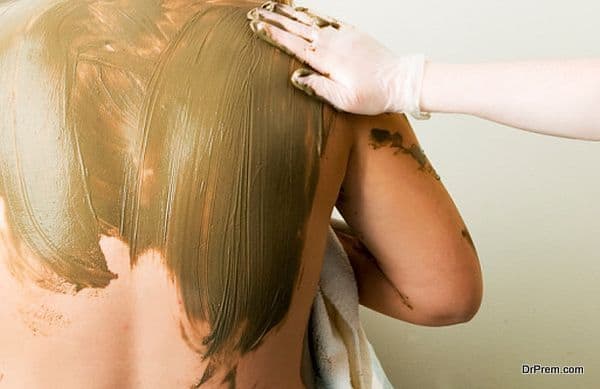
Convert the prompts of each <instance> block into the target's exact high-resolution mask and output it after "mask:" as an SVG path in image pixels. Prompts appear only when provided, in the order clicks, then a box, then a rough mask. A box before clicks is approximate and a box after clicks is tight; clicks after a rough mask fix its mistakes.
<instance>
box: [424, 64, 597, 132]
mask: <svg viewBox="0 0 600 389" xmlns="http://www.w3.org/2000/svg"><path fill="white" fill-rule="evenodd" d="M420 106H421V109H423V110H425V111H430V112H448V113H462V114H468V115H474V116H478V117H481V118H484V119H489V120H493V121H495V122H499V123H502V124H506V125H508V126H511V127H516V128H520V129H523V130H528V131H534V132H540V133H543V134H548V135H555V136H562V137H568V138H579V139H588V140H600V60H569V61H527V62H515V63H489V64H470V65H452V64H439V63H434V62H431V63H427V64H426V66H425V73H424V78H423V87H422V94H421V104H420Z"/></svg>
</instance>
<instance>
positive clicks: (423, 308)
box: [413, 271, 483, 327]
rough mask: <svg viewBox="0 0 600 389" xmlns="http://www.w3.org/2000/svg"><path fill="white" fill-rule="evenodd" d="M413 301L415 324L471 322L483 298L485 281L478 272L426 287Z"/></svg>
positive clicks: (444, 324)
mask: <svg viewBox="0 0 600 389" xmlns="http://www.w3.org/2000/svg"><path fill="white" fill-rule="evenodd" d="M415 297H418V301H414V300H413V302H414V304H413V309H414V310H415V312H414V313H415V317H416V318H419V319H418V322H417V323H416V324H420V325H424V326H430V327H440V326H449V325H454V324H461V323H467V322H469V321H471V320H472V319H473V318H474V317H475V315H476V314H477V312H478V311H479V308H480V307H481V301H482V299H483V281H482V277H481V273H480V272H479V271H473V272H472V273H471V274H469V275H464V274H463V276H460V277H458V278H455V279H454V280H452V279H446V280H445V282H444V283H442V282H440V283H437V285H435V286H431V287H428V288H424V289H422V290H421V292H420V293H418V295H415Z"/></svg>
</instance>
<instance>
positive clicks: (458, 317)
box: [421, 292, 481, 327]
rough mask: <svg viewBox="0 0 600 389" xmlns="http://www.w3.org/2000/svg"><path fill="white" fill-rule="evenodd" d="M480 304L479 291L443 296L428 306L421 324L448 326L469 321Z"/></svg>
mask: <svg viewBox="0 0 600 389" xmlns="http://www.w3.org/2000/svg"><path fill="white" fill-rule="evenodd" d="M480 306H481V293H479V292H473V293H471V294H468V295H460V296H455V297H453V298H444V299H442V300H441V301H438V302H436V303H433V304H432V306H430V307H428V309H427V311H426V312H425V314H424V315H423V316H424V317H423V319H424V320H423V322H422V323H421V324H423V325H426V326H430V327H441V326H449V325H454V324H461V323H467V322H469V321H471V320H472V319H473V318H474V317H475V315H476V314H477V312H478V311H479V307H480Z"/></svg>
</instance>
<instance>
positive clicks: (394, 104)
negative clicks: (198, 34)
mask: <svg viewBox="0 0 600 389" xmlns="http://www.w3.org/2000/svg"><path fill="white" fill-rule="evenodd" d="M248 19H250V20H251V22H250V27H251V28H252V31H254V32H255V33H256V34H257V35H258V36H260V37H261V38H263V39H264V40H266V41H267V42H269V43H271V44H273V45H275V46H277V47H279V48H280V49H282V50H284V51H285V52H286V53H288V54H290V55H292V56H295V57H296V58H298V59H299V60H301V61H302V62H303V63H305V64H307V65H309V66H310V67H311V68H312V69H314V70H316V72H315V71H314V70H312V69H307V68H301V69H298V70H296V71H295V72H294V73H293V75H292V80H291V81H292V83H293V84H294V85H295V86H296V87H297V88H299V89H301V90H304V91H305V92H306V93H308V94H310V95H315V96H317V97H319V98H321V99H323V100H325V101H327V102H329V103H331V104H332V105H333V106H334V107H336V108H337V109H339V110H342V111H347V112H351V113H357V114H365V115H376V114H380V113H382V112H405V113H408V114H411V115H412V116H413V117H415V118H417V119H427V118H429V114H427V113H422V112H421V111H420V109H419V99H420V94H421V84H422V82H423V68H424V64H425V58H424V56H423V55H421V54H416V55H410V56H404V57H398V56H396V55H394V54H393V53H392V52H391V51H390V50H388V49H387V48H386V47H384V46H383V45H382V44H380V43H379V42H377V41H376V40H375V39H373V38H372V37H370V36H369V35H367V34H366V33H364V32H361V31H359V30H358V29H357V28H356V27H354V26H352V25H349V24H346V23H343V22H340V21H338V20H335V19H333V18H331V17H328V16H323V15H317V14H315V13H314V12H311V11H310V10H308V9H307V8H304V7H296V8H294V7H292V6H289V5H285V4H280V3H276V2H273V1H269V2H267V3H264V4H263V5H262V6H261V7H260V8H255V9H252V10H251V11H250V12H249V13H248Z"/></svg>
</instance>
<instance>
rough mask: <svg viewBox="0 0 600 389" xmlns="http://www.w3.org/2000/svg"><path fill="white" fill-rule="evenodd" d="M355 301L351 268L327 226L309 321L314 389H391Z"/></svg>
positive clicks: (354, 284) (353, 278)
mask: <svg viewBox="0 0 600 389" xmlns="http://www.w3.org/2000/svg"><path fill="white" fill-rule="evenodd" d="M358 305H359V303H358V289H357V286H356V279H355V277H354V272H353V270H352V267H351V266H350V261H349V260H348V256H347V254H346V252H345V251H344V248H343V246H342V244H341V243H340V241H339V240H338V238H337V236H336V234H335V232H334V231H333V229H332V228H331V226H330V227H329V231H328V237H327V248H326V250H325V259H324V261H323V269H322V270H321V279H320V282H319V289H318V291H317V295H316V297H315V300H314V303H313V306H312V313H311V319H310V332H311V338H310V339H311V344H310V346H311V353H312V356H313V360H314V363H315V364H316V366H314V368H315V374H316V385H317V388H319V389H320V388H326V389H330V388H331V389H338V388H339V389H349V388H354V389H379V388H384V389H388V388H392V389H393V386H392V385H391V383H390V382H389V380H388V378H387V376H386V374H385V372H384V371H383V369H382V367H381V364H380V363H379V360H378V359H377V355H375V351H374V350H373V347H372V346H371V344H370V343H369V341H368V339H367V337H366V335H365V332H364V330H363V328H362V325H361V323H360V318H359V312H358Z"/></svg>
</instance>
